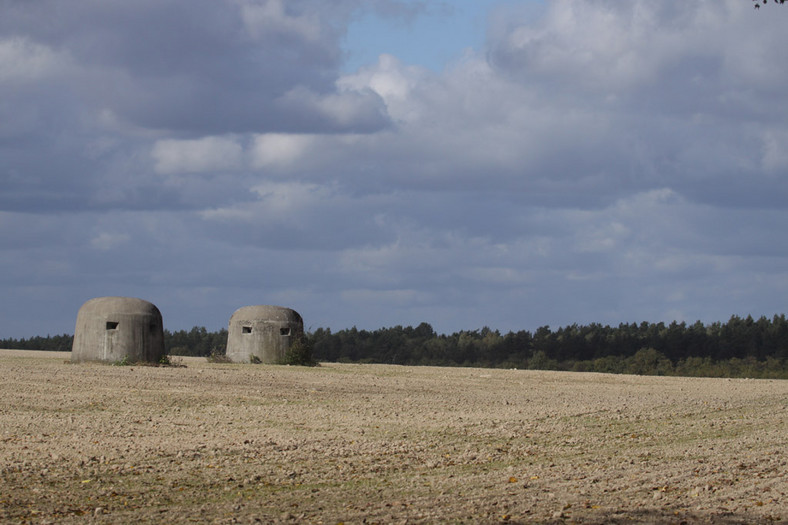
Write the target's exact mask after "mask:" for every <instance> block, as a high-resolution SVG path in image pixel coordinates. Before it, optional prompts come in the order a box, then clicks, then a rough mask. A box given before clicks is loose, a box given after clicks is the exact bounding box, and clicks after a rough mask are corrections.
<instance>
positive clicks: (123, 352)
mask: <svg viewBox="0 0 788 525" xmlns="http://www.w3.org/2000/svg"><path fill="white" fill-rule="evenodd" d="M163 355H164V326H163V323H162V318H161V312H159V309H158V308H156V306H155V305H154V304H152V303H149V302H148V301H144V300H142V299H136V298H133V297H97V298H95V299H91V300H89V301H87V302H86V303H85V304H83V305H82V307H81V308H80V309H79V312H78V313H77V324H76V328H75V329H74V344H73V346H72V349H71V361H73V362H75V363H78V362H82V361H101V362H106V363H115V362H118V361H122V360H126V361H128V362H132V363H134V362H146V363H156V362H158V361H159V360H160V359H161V358H162V356H163Z"/></svg>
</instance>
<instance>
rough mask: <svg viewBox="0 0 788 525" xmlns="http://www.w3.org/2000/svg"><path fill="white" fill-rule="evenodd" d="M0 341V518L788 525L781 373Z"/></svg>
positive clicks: (787, 388) (787, 411)
mask: <svg viewBox="0 0 788 525" xmlns="http://www.w3.org/2000/svg"><path fill="white" fill-rule="evenodd" d="M68 358H69V354H67V353H45V352H12V351H0V396H1V397H0V399H1V400H2V401H1V402H0V468H1V469H2V477H0V486H1V487H2V488H1V489H0V490H2V492H0V521H2V522H3V523H69V522H71V523H77V522H78V523H86V522H87V523H90V522H92V523H130V522H141V523H189V522H195V523H205V522H209V523H210V522H215V523H260V522H262V523H279V522H291V523H327V524H336V523H340V522H344V523H362V522H363V523H435V522H452V523H456V522H467V523H503V522H509V523H632V522H642V523H677V524H678V523H682V522H685V523H723V524H726V523H731V524H732V523H788V510H786V509H788V497H787V496H786V493H788V453H787V452H786V450H787V449H788V446H787V445H788V381H754V380H740V379H735V380H725V379H690V378H657V377H639V376H612V375H604V374H580V373H555V372H534V371H520V370H486V369H473V368H431V367H410V368H406V367H400V366H387V365H350V364H323V365H322V366H320V367H317V368H302V367H286V366H262V365H232V364H211V363H208V362H207V361H206V360H205V359H196V358H195V359H184V360H183V364H185V365H186V367H185V368H184V367H181V368H174V367H159V368H157V367H139V366H125V367H116V366H103V365H85V364H82V365H72V364H68V363H67V362H66V361H67V360H68Z"/></svg>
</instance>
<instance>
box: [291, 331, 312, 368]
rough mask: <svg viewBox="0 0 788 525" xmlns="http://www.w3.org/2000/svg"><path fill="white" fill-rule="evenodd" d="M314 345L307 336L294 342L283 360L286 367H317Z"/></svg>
mask: <svg viewBox="0 0 788 525" xmlns="http://www.w3.org/2000/svg"><path fill="white" fill-rule="evenodd" d="M313 349H314V343H313V341H312V340H311V339H309V338H308V337H306V336H301V337H299V338H298V339H296V340H295V341H293V342H292V344H291V345H290V347H289V348H288V349H287V351H286V352H285V357H284V359H283V360H282V364H284V365H296V366H317V361H315V359H314V357H312V351H313Z"/></svg>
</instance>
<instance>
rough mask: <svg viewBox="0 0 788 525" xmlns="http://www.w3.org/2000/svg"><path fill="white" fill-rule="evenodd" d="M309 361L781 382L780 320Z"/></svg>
mask: <svg viewBox="0 0 788 525" xmlns="http://www.w3.org/2000/svg"><path fill="white" fill-rule="evenodd" d="M307 338H308V340H309V342H310V343H311V347H312V349H313V350H312V351H313V357H314V359H316V360H317V361H325V362H348V363H390V364H399V365H422V366H424V365H429V366H473V367H485V368H518V369H532V370H567V371H577V372H607V373H625V374H643V375H681V376H699V377H752V378H778V379H788V320H786V318H785V314H781V315H775V316H774V317H773V318H771V319H769V318H767V317H761V318H760V319H757V320H756V319H753V318H752V317H751V316H747V317H746V318H740V317H737V316H733V317H731V318H730V320H728V322H726V323H721V322H716V323H712V324H709V325H704V324H703V323H701V322H700V321H698V322H696V323H694V324H689V325H688V324H686V323H684V322H681V323H678V322H672V323H670V324H665V323H648V322H643V323H640V324H637V323H631V324H626V323H622V324H620V325H618V326H616V327H611V326H607V325H601V324H597V323H592V324H590V325H583V326H581V325H577V324H573V325H570V326H566V327H563V328H558V329H557V330H553V329H551V328H550V327H549V326H542V327H540V328H538V329H537V330H536V331H535V332H533V333H532V332H529V331H526V330H521V331H519V332H508V333H506V334H501V333H500V332H499V331H498V330H491V329H490V328H486V327H485V328H482V329H480V330H473V331H465V330H463V331H460V332H455V333H453V334H451V335H446V334H438V333H436V332H435V331H434V330H433V328H432V326H430V325H429V324H428V323H421V324H420V325H418V326H417V327H415V328H414V327H411V326H407V327H402V326H395V327H392V328H380V329H378V330H373V331H369V330H359V329H357V328H355V327H354V328H350V329H345V330H340V331H338V332H332V331H331V329H329V328H318V329H317V330H315V331H314V332H311V333H309V334H307ZM72 339H73V337H72V336H70V335H59V336H47V337H31V338H30V339H4V340H0V348H16V349H29V350H56V351H68V350H71V342H72ZM164 341H165V348H166V351H167V352H168V353H169V354H170V355H183V356H209V355H211V354H222V353H224V348H225V345H226V342H227V330H224V329H222V330H219V331H218V332H209V331H207V330H206V329H205V328H204V327H194V328H192V329H191V330H189V331H186V330H180V331H176V332H170V331H169V330H165V335H164Z"/></svg>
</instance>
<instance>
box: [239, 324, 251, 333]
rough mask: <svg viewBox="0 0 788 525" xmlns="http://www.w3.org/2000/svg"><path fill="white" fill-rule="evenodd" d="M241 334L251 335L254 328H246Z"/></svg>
mask: <svg viewBox="0 0 788 525" xmlns="http://www.w3.org/2000/svg"><path fill="white" fill-rule="evenodd" d="M241 332H242V333H244V334H251V333H252V327H251V326H244V327H243V328H242V329H241Z"/></svg>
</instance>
